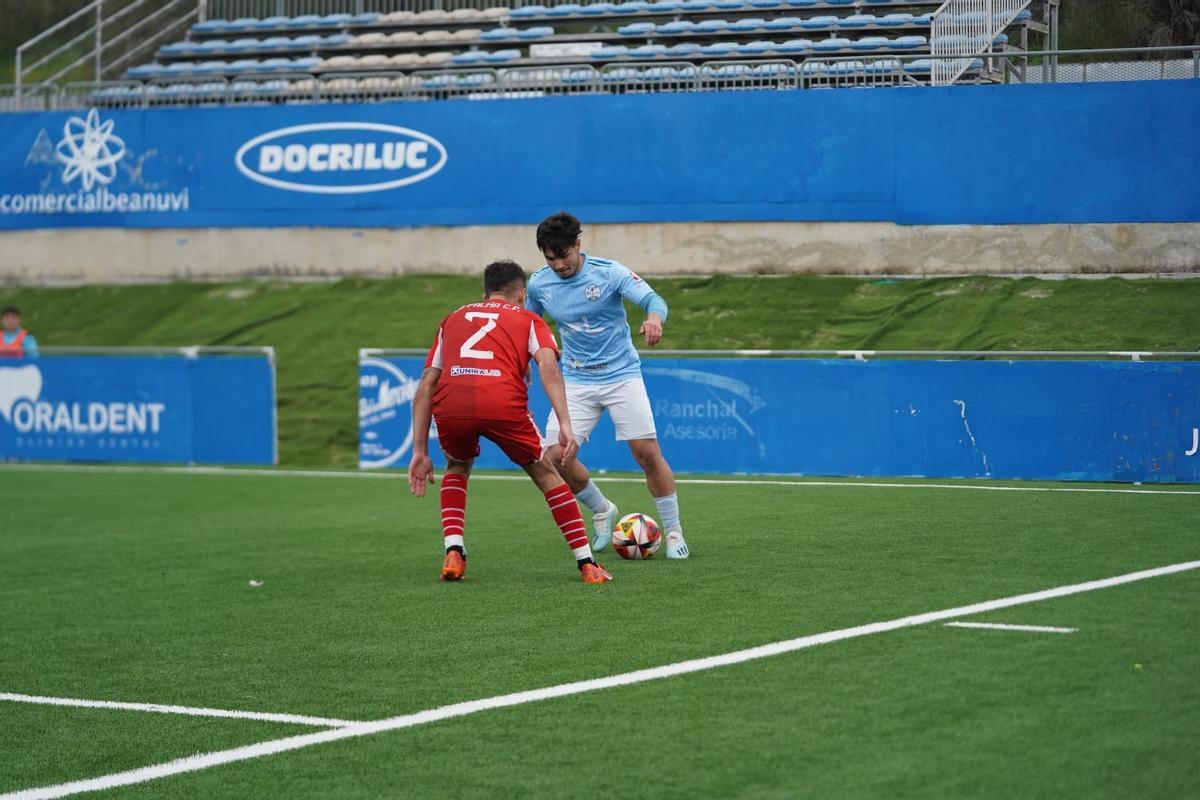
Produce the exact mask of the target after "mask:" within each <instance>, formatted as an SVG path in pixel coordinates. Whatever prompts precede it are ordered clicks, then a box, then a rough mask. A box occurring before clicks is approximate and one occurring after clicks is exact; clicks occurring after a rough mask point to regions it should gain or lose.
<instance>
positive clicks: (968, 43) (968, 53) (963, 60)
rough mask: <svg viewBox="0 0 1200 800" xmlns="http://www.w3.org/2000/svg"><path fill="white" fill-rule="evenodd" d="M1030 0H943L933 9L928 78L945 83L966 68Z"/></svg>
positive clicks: (959, 75) (947, 83) (944, 84)
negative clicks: (931, 56)
mask: <svg viewBox="0 0 1200 800" xmlns="http://www.w3.org/2000/svg"><path fill="white" fill-rule="evenodd" d="M1029 3H1030V0H946V2H945V3H943V4H942V5H941V7H940V8H938V10H937V11H935V12H934V13H933V25H932V30H931V33H930V47H931V50H932V53H933V56H934V61H933V72H932V75H931V80H932V83H933V85H934V86H948V85H950V84H952V83H954V82H955V81H957V80H958V79H959V78H960V77H961V76H962V75H963V73H965V72H967V70H969V69H970V68H971V65H972V64H973V63H974V61H975V58H976V57H977V56H979V55H981V54H983V53H986V52H988V51H990V50H991V49H992V45H993V42H994V41H995V39H996V35H997V34H999V33H1001V32H1002V31H1004V29H1005V28H1007V27H1008V26H1009V25H1011V24H1012V22H1013V20H1015V19H1016V18H1017V15H1018V14H1020V13H1021V12H1022V11H1024V10H1025V9H1026V8H1028V7H1029Z"/></svg>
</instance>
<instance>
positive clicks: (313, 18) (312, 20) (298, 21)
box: [284, 14, 321, 28]
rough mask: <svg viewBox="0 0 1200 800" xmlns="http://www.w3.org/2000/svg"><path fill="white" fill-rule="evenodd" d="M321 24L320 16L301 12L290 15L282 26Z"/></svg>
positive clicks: (302, 26) (297, 26)
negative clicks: (297, 14)
mask: <svg viewBox="0 0 1200 800" xmlns="http://www.w3.org/2000/svg"><path fill="white" fill-rule="evenodd" d="M320 24H321V18H320V17H318V16H317V15H316V14H302V15H301V16H299V17H292V18H290V19H289V20H288V21H287V24H286V25H285V26H284V27H288V28H313V27H316V26H318V25H320Z"/></svg>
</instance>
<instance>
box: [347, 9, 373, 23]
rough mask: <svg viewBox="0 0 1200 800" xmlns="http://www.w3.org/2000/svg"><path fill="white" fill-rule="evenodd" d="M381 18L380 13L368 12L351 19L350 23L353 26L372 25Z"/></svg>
mask: <svg viewBox="0 0 1200 800" xmlns="http://www.w3.org/2000/svg"><path fill="white" fill-rule="evenodd" d="M379 17H380V14H379V12H377V11H367V12H365V13H362V14H355V15H353V16H352V17H350V20H349V23H350V24H351V25H370V24H371V23H372V22H376V21H378V19H379Z"/></svg>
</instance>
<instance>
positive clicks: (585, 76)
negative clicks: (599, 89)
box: [559, 69, 596, 86]
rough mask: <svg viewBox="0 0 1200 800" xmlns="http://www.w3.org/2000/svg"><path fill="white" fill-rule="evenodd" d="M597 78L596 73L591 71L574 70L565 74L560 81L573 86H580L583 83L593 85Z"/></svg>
mask: <svg viewBox="0 0 1200 800" xmlns="http://www.w3.org/2000/svg"><path fill="white" fill-rule="evenodd" d="M595 77H596V73H595V72H593V71H592V70H590V69H573V70H568V71H567V72H564V73H563V74H562V77H561V78H560V79H559V80H561V81H562V82H563V83H566V84H569V85H572V86H578V85H579V84H583V83H591V82H592V80H593V79H594V78H595Z"/></svg>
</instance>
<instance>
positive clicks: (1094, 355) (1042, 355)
mask: <svg viewBox="0 0 1200 800" xmlns="http://www.w3.org/2000/svg"><path fill="white" fill-rule="evenodd" d="M428 352H429V351H428V349H420V348H416V347H363V348H360V349H359V351H358V357H359V358H360V359H361V358H370V357H371V356H424V355H426V354H427V353H428ZM638 355H640V356H641V357H642V358H829V359H835V358H845V359H852V360H854V361H870V360H880V359H888V358H905V359H909V358H930V359H954V360H965V359H970V360H976V359H989V358H999V359H1005V360H1010V359H1020V360H1031V359H1055V360H1063V359H1085V360H1099V361H1136V362H1143V361H1156V360H1157V361H1162V360H1164V359H1168V360H1180V359H1183V360H1189V361H1190V360H1200V351H1190V350H1184V351H1166V350H1164V351H1154V350H866V349H862V350H854V349H851V350H661V349H660V350H639V351H638Z"/></svg>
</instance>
